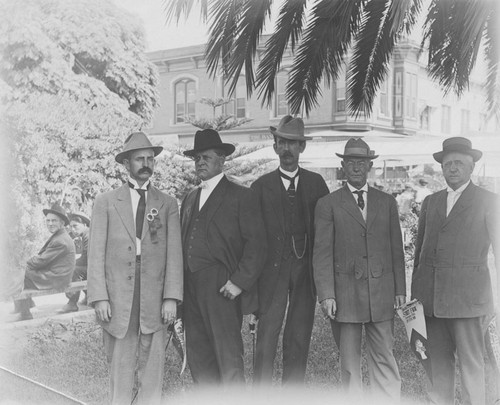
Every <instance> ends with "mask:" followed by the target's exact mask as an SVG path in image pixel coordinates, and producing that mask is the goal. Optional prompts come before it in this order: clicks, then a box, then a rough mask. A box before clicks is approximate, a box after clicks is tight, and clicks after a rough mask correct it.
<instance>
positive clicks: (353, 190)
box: [346, 183, 368, 193]
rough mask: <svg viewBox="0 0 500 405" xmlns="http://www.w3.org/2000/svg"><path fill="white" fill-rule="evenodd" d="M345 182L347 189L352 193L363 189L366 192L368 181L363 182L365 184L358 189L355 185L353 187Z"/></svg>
mask: <svg viewBox="0 0 500 405" xmlns="http://www.w3.org/2000/svg"><path fill="white" fill-rule="evenodd" d="M346 184H347V187H349V190H350V191H351V193H354V192H355V191H360V190H362V191H364V192H365V193H368V183H365V185H364V186H363V187H361V188H360V189H359V190H358V189H357V188H356V187H353V186H351V185H350V184H349V183H346Z"/></svg>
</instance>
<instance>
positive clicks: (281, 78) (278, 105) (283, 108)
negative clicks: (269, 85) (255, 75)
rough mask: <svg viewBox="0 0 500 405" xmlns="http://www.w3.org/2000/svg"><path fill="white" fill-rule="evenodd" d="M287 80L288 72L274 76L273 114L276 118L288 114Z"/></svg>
mask: <svg viewBox="0 0 500 405" xmlns="http://www.w3.org/2000/svg"><path fill="white" fill-rule="evenodd" d="M287 80H288V72H280V73H278V74H277V75H276V91H275V101H274V102H275V105H274V114H275V116H276V117H281V116H283V115H287V114H288V113H289V109H288V101H287V99H286V82H287Z"/></svg>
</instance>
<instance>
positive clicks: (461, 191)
mask: <svg viewBox="0 0 500 405" xmlns="http://www.w3.org/2000/svg"><path fill="white" fill-rule="evenodd" d="M469 183H470V179H469V181H468V182H467V183H465V184H464V185H463V186H460V187H459V188H457V189H456V190H453V189H452V188H451V187H450V186H448V187H447V188H446V191H448V193H455V194H462V193H463V191H464V190H465V189H466V188H467V186H468V185H469Z"/></svg>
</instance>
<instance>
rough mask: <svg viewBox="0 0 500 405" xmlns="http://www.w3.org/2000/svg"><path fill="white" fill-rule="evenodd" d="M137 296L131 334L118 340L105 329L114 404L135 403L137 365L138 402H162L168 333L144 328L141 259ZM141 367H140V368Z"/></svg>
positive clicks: (137, 271)
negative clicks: (142, 320)
mask: <svg viewBox="0 0 500 405" xmlns="http://www.w3.org/2000/svg"><path fill="white" fill-rule="evenodd" d="M135 276H136V277H135V284H134V298H133V302H132V312H131V314H130V322H129V326H128V329H127V333H126V334H125V336H124V337H123V338H122V339H118V338H116V337H114V336H112V335H110V334H109V333H108V332H106V331H103V337H104V349H105V351H106V355H107V358H108V363H109V365H110V396H111V404H116V405H125V404H126V405H128V404H131V403H132V399H133V388H134V381H135V370H136V368H137V404H148V405H149V404H160V403H161V393H162V384H163V374H164V364H165V333H164V329H163V328H162V329H161V330H159V331H158V332H155V333H148V334H144V333H141V331H140V261H137V262H136V268H135ZM136 366H137V367H136Z"/></svg>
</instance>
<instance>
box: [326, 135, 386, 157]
mask: <svg viewBox="0 0 500 405" xmlns="http://www.w3.org/2000/svg"><path fill="white" fill-rule="evenodd" d="M335 154H336V155H337V156H338V157H341V158H342V159H344V158H358V159H370V160H371V159H376V158H378V155H375V151H373V150H370V147H369V146H368V144H367V143H366V142H365V141H363V140H362V139H361V138H351V139H349V140H348V141H347V143H346V144H345V147H344V154H343V155H341V154H340V153H335Z"/></svg>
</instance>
